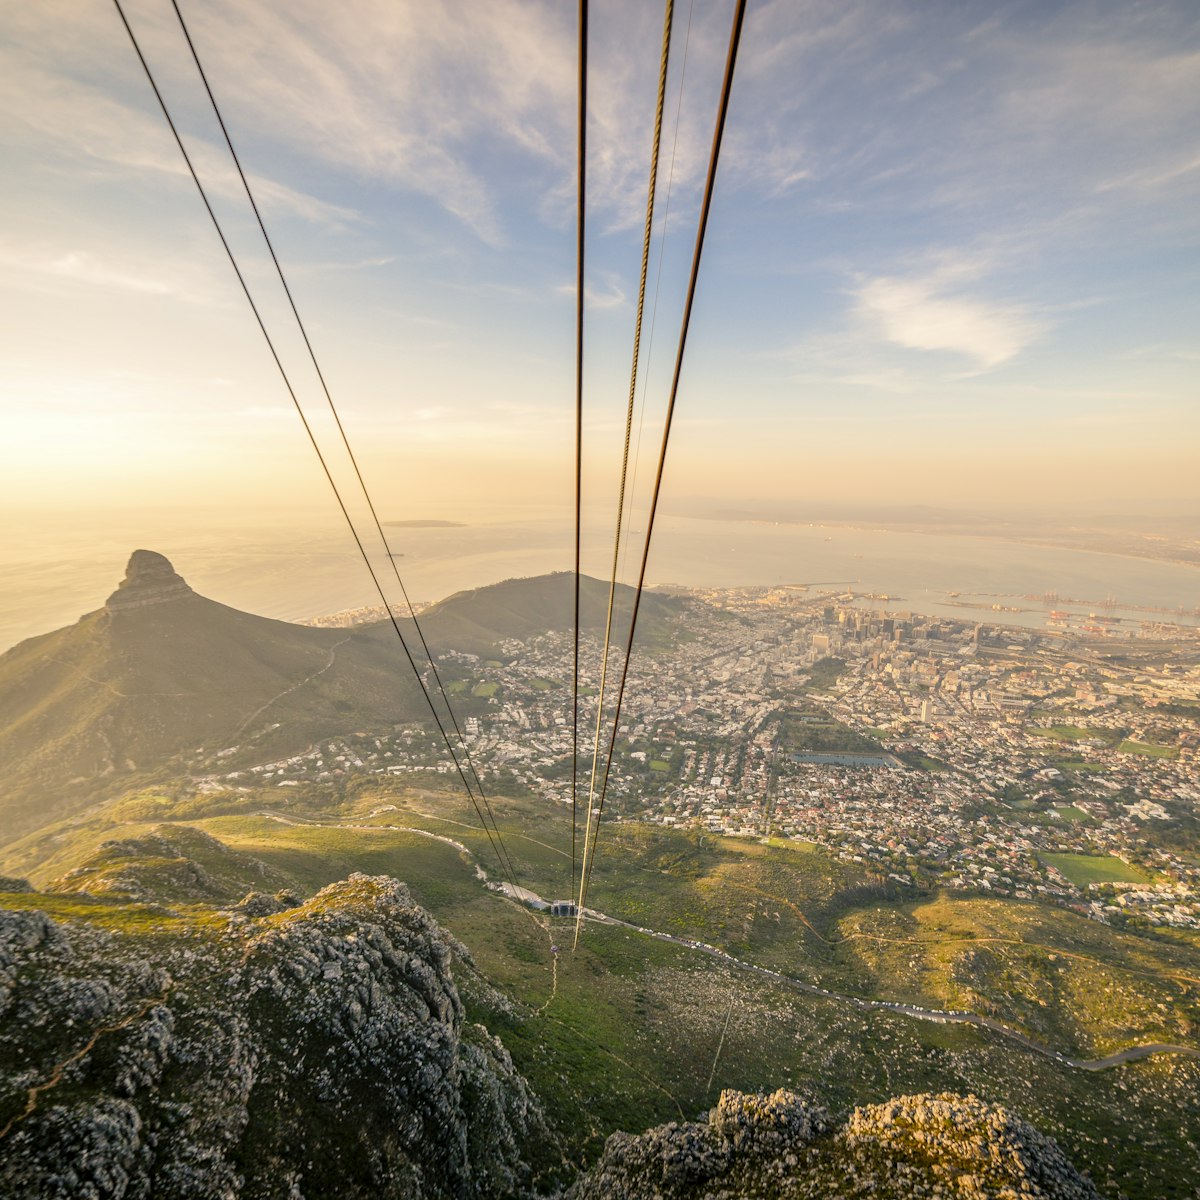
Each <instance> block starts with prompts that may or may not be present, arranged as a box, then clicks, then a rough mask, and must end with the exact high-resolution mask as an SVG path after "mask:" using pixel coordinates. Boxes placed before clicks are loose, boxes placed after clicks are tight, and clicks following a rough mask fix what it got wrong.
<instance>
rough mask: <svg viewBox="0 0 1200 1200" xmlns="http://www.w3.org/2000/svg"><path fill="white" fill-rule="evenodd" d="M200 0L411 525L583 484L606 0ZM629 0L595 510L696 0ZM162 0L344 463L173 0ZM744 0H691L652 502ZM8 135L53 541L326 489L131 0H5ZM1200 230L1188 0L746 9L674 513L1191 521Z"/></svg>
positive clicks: (1197, 434)
mask: <svg viewBox="0 0 1200 1200" xmlns="http://www.w3.org/2000/svg"><path fill="white" fill-rule="evenodd" d="M180 7H181V9H182V11H183V13H184V15H185V17H186V19H187V20H188V22H189V24H190V27H191V31H192V34H193V37H194V39H195V42H196V45H197V48H198V50H199V53H200V55H201V58H202V60H203V62H204V64H205V67H206V69H207V71H208V73H209V76H210V80H211V83H212V86H213V89H214V92H215V94H216V96H217V99H218V101H219V102H220V104H221V105H222V108H223V111H224V113H225V116H226V120H227V123H228V126H229V129H230V133H231V135H232V137H233V140H234V144H235V145H236V147H237V148H238V150H239V153H240V155H241V157H242V160H243V163H244V164H245V166H246V168H247V170H248V172H249V174H250V177H251V181H252V185H253V187H254V188H255V190H256V193H257V195H258V198H259V200H260V204H261V207H262V210H263V213H264V217H265V219H266V222H267V225H268V228H269V230H270V232H271V234H272V237H273V238H274V240H275V243H276V247H277V249H278V252H279V255H280V258H281V260H282V262H283V264H284V267H285V269H286V271H287V272H288V275H289V278H290V281H291V284H292V287H293V291H294V293H295V296H296V299H297V302H298V305H299V307H300V311H301V313H302V314H303V315H304V316H305V319H306V321H307V323H308V327H309V333H310V335H311V337H312V341H313V343H314V345H315V347H316V349H317V353H318V355H319V358H320V361H321V365H322V368H323V370H324V373H325V376H326V378H327V380H328V381H329V384H330V387H331V390H332V393H333V395H334V399H335V400H336V401H337V403H338V405H339V408H340V410H341V412H342V416H343V419H344V422H345V425H346V428H347V431H348V433H349V436H350V438H351V440H352V443H353V444H354V446H355V449H356V451H357V452H358V454H359V456H360V459H361V463H362V466H363V470H364V474H365V476H366V478H367V480H368V483H369V484H370V486H371V488H372V491H373V493H374V494H375V496H376V499H377V501H378V504H379V507H380V508H381V510H382V512H383V515H384V516H385V517H392V518H406V517H428V516H432V517H436V516H439V515H458V514H461V513H463V512H467V511H474V512H478V513H483V514H487V513H497V512H509V511H524V510H525V509H529V510H530V511H532V510H534V509H537V510H539V511H541V510H547V511H551V510H564V511H565V510H568V509H569V507H570V504H571V498H572V491H571V489H572V466H573V459H572V456H573V436H574V341H573V338H574V244H575V187H576V183H575V157H574V156H575V143H574V138H575V104H576V76H575V37H576V30H575V25H574V20H575V6H574V5H571V4H568V3H563V2H541V0H489V2H488V3H486V4H484V3H473V4H472V3H465V2H463V0H458V2H450V0H446V2H443V3H438V2H436V0H419V2H417V0H413V2H409V0H378V2H366V0H347V2H346V3H340V4H329V3H326V2H320V3H318V2H317V0H289V3H288V4H278V3H271V2H267V0H206V2H205V3H204V4H200V3H197V2H196V0H180ZM591 8H592V14H593V15H592V28H591V48H590V63H591V71H590V76H589V101H590V103H589V116H588V122H589V123H588V130H589V134H588V136H589V160H588V188H587V205H588V224H587V256H588V272H587V287H586V291H585V301H586V310H587V324H586V349H585V368H586V395H585V406H586V421H585V439H586V476H585V499H586V502H587V504H588V505H589V507H590V508H591V509H592V510H593V511H594V512H599V511H603V510H604V508H605V506H611V505H613V504H615V489H616V477H617V469H618V467H619V455H620V444H621V438H622V432H623V421H624V411H625V404H626V399H627V395H628V392H629V372H630V356H631V347H632V337H633V325H634V308H635V302H636V294H637V274H638V267H639V259H640V253H641V237H642V224H643V221H644V205H645V188H646V181H647V174H648V167H649V156H650V144H651V131H652V118H653V107H654V92H655V87H656V77H657V70H658V59H659V48H660V39H661V28H662V11H661V9H658V8H657V6H655V5H652V4H646V3H643V2H642V0H610V2H607V3H603V4H593V5H592V6H591ZM126 10H127V13H128V16H129V19H130V21H131V23H132V25H133V27H134V29H135V31H136V33H137V34H138V36H139V38H140V39H141V41H142V44H143V48H144V50H145V53H146V55H147V58H148V60H149V61H150V64H151V66H152V69H153V70H154V72H155V74H156V76H157V78H158V81H159V84H160V86H161V87H162V89H163V92H164V95H165V96H166V99H167V102H168V104H169V106H170V107H171V110H172V113H173V114H174V115H175V117H176V119H177V121H178V123H179V126H180V129H181V131H182V133H183V136H184V138H185V140H186V143H187V145H188V147H189V150H190V152H191V153H192V154H193V157H194V159H195V161H196V163H197V166H198V168H199V170H200V172H201V175H202V177H203V179H204V181H205V183H206V186H207V187H208V188H209V190H210V193H211V195H212V198H213V200H214V204H215V206H216V209H217V211H218V214H219V216H220V218H221V220H222V221H223V222H224V223H225V224H226V227H227V232H228V235H229V237H230V240H231V243H232V244H233V246H234V248H235V251H236V253H237V255H238V257H239V260H240V261H241V262H242V264H243V266H244V269H245V272H246V275H247V279H248V281H249V282H250V285H251V287H252V289H253V290H254V292H255V295H256V298H257V299H258V301H259V303H260V306H261V308H262V310H263V312H264V315H265V317H266V320H267V322H268V325H269V327H270V329H271V331H272V333H273V335H274V336H275V337H276V339H277V342H278V345H279V348H280V352H281V355H282V357H283V360H284V362H285V364H286V365H287V367H288V370H289V372H290V374H291V375H292V377H293V380H294V382H295V386H296V390H297V394H298V396H299V397H300V399H301V401H302V403H303V405H304V406H305V408H306V410H307V411H308V412H309V413H310V414H311V419H312V421H313V423H314V427H315V429H316V431H317V433H318V435H319V436H320V437H321V439H322V440H323V442H324V444H325V445H326V446H327V447H328V448H329V453H330V456H331V463H332V466H333V469H334V471H335V475H336V476H337V478H338V479H339V480H341V481H342V482H343V483H344V482H346V464H345V462H344V460H343V459H342V458H341V456H340V455H339V454H338V453H337V451H336V446H335V443H334V442H333V440H331V435H332V431H331V429H330V426H329V421H328V418H327V416H325V415H324V407H323V406H324V399H323V397H322V395H321V392H320V390H319V387H318V385H317V382H316V380H315V378H314V376H313V372H312V369H311V366H309V365H308V363H307V360H306V357H305V355H304V352H303V347H302V345H301V344H300V343H299V341H298V338H297V335H296V333H295V330H294V329H293V328H292V327H291V325H290V318H289V316H288V313H287V311H286V309H285V307H284V306H283V303H282V297H281V295H280V292H279V287H278V284H277V282H276V281H275V280H274V278H273V275H272V272H271V268H270V263H269V260H268V259H267V257H266V255H265V251H264V248H263V246H262V244H261V241H260V240H259V239H258V235H257V231H256V229H255V227H254V226H253V224H252V222H251V220H250V214H249V210H248V208H247V205H246V203H245V200H244V197H243V196H241V194H240V192H239V186H238V183H237V180H236V176H235V175H234V174H233V171H232V164H231V163H230V161H229V160H228V157H227V155H226V153H225V151H224V146H223V143H222V142H221V141H220V135H219V130H218V129H217V127H216V124H215V121H214V119H213V117H212V114H211V111H210V110H209V109H208V108H207V105H206V100H205V97H204V94H203V91H202V89H201V85H200V82H199V79H198V77H197V75H196V73H195V70H194V67H193V65H192V63H191V61H190V58H189V57H188V55H187V50H186V46H185V43H184V41H183V38H182V35H181V33H180V30H179V27H178V25H177V23H176V21H175V17H174V13H173V12H172V9H171V7H170V4H169V2H168V0H127V3H126ZM731 12H732V4H731V2H730V0H719V2H718V0H694V3H689V2H688V0H680V2H679V3H678V4H677V8H676V19H675V31H674V38H673V43H672V60H671V63H672V65H671V74H670V79H669V83H668V88H667V101H666V117H665V129H664V144H663V151H662V156H663V161H662V171H663V174H662V177H661V180H660V191H659V209H658V216H659V220H658V221H657V222H656V226H655V241H654V246H653V250H652V255H651V260H650V287H649V295H648V299H647V318H646V332H645V334H644V335H643V351H644V359H643V364H642V371H641V381H642V386H640V387H639V390H638V397H639V418H638V422H637V424H636V426H635V434H634V443H635V448H636V449H637V450H638V451H639V453H638V458H637V466H636V478H635V488H636V493H637V495H638V496H639V497H641V502H643V503H644V499H645V496H646V494H647V492H646V487H647V483H648V481H649V479H650V478H651V476H652V470H653V467H652V459H653V456H654V454H655V453H656V452H657V447H658V443H659V439H660V437H661V425H660V422H661V416H662V412H663V407H664V404H665V400H666V394H667V387H668V382H669V376H670V369H671V366H672V362H673V358H674V353H675V341H676V337H677V335H678V327H679V318H680V312H681V304H682V295H683V290H684V285H685V282H686V277H687V271H688V267H689V264H690V258H691V253H692V242H693V238H694V235H695V225H696V218H697V213H698V207H699V199H700V192H701V185H702V181H703V176H704V171H705V167H706V162H707V155H708V148H709V143H710V140H711V136H712V125H713V118H714V115H715V111H716V101H717V93H718V88H719V82H720V74H721V69H722V65H723V61H724V56H725V46H726V42H727V39H728V31H729V21H730V16H731ZM0 141H2V142H3V173H4V174H3V186H2V187H0V311H2V313H3V320H2V321H0V405H2V406H3V410H4V412H3V420H4V437H3V439H0V442H2V447H3V448H2V449H0V468H2V469H0V503H2V504H3V505H4V507H5V508H6V509H8V510H9V512H10V514H13V516H14V518H15V519H19V520H20V521H21V522H22V528H23V529H24V531H25V532H26V533H27V534H28V535H30V536H36V535H37V531H38V530H39V528H41V526H40V525H39V522H40V521H41V520H42V519H43V518H44V517H46V518H47V519H49V518H48V514H52V515H53V516H54V519H56V520H58V519H61V517H62V514H63V513H68V514H69V513H71V512H80V513H84V512H86V514H87V515H88V517H89V519H91V520H95V519H97V518H102V517H103V515H104V513H105V512H107V511H109V510H110V509H111V510H112V512H113V513H114V514H115V513H118V512H124V513H127V512H129V511H130V510H133V511H142V512H147V513H150V512H153V513H157V514H160V515H162V514H168V513H170V512H173V511H176V510H179V511H187V512H189V513H190V514H191V515H192V517H193V518H194V517H195V516H196V514H198V513H199V514H203V513H206V512H208V511H210V510H211V511H214V512H215V511H217V510H223V511H232V512H235V513H242V512H245V513H250V512H266V511H268V510H270V511H272V512H277V511H278V512H288V511H296V512H300V511H302V510H305V511H307V509H312V510H313V511H318V510H319V511H321V512H324V513H326V514H328V512H329V511H330V510H331V509H330V506H331V501H330V499H329V497H328V495H327V493H326V492H325V491H324V489H325V486H326V485H325V483H324V481H323V479H322V476H321V474H320V469H319V467H318V465H317V463H316V461H315V459H314V456H313V454H312V450H311V448H310V447H309V446H308V444H307V442H306V441H305V439H304V434H303V430H302V428H301V426H300V423H299V421H298V419H297V417H296V414H295V412H294V411H293V409H292V407H291V402H290V400H289V399H288V396H287V393H286V391H285V390H284V387H283V384H282V383H281V381H280V379H279V376H278V374H277V373H276V371H275V367H274V365H273V363H272V361H271V358H270V356H269V354H268V352H267V349H266V347H265V345H264V343H263V341H262V338H261V335H260V333H259V332H258V329H257V327H256V326H255V324H254V322H253V319H252V317H251V314H250V312H249V310H248V307H247V305H246V302H245V299H244V297H243V296H242V295H241V293H240V291H239V290H238V287H237V283H236V280H235V278H234V276H233V274H232V272H231V270H230V267H229V264H228V262H227V261H226V260H225V258H224V256H223V254H222V251H221V249H220V245H219V243H218V241H217V239H216V237H215V235H214V233H213V230H212V228H211V226H210V225H209V224H208V218H207V217H206V215H205V213H204V210H203V208H202V206H201V203H200V200H199V198H198V196H197V194H196V192H195V190H194V187H193V184H192V182H191V180H190V179H189V177H188V176H187V175H186V173H185V170H184V167H183V163H182V160H181V159H180V156H179V154H178V151H177V149H176V147H175V145H174V143H173V142H172V140H171V137H170V133H169V131H168V129H167V127H166V124H165V122H164V121H163V119H162V116H161V114H160V113H159V111H158V110H157V108H156V106H155V102H154V98H153V95H152V93H151V92H150V89H149V86H148V84H147V82H146V80H145V77H144V76H143V74H142V71H141V68H140V66H139V65H138V62H137V60H136V58H135V57H134V54H133V51H132V49H131V47H130V44H129V42H128V39H127V37H126V35H125V32H124V30H123V28H122V26H121V24H120V21H119V19H118V16H117V13H116V11H115V9H114V8H113V6H112V5H111V4H109V3H108V2H107V0H43V2H40V3H38V4H23V5H6V6H4V7H3V10H2V11H0ZM668 193H669V200H668V198H667V197H668ZM1198 242H1200V8H1198V7H1197V6H1196V5H1195V3H1194V2H1193V0H1179V2H1177V3H1155V2H1153V0H1146V2H1138V3H1130V2H1128V0H1114V2H1109V3H1106V2H1103V0H1091V2H1088V3H1066V2H1064V3H1057V2H1054V0H1032V2H1010V3H1004V2H999V3H997V2H995V0H988V2H987V3H974V2H972V0H954V2H951V0H943V2H938V0H933V2H930V0H920V2H916V0H914V2H911V3H910V2H906V0H895V2H890V0H889V2H884V0H873V2H855V0H811V2H802V0H750V4H749V9H748V16H747V19H746V26H745V31H744V35H743V41H742V47H741V54H740V57H739V60H738V66H737V74H736V77H735V81H734V88H733V97H732V103H731V109H730V116H729V124H728V127H727V130H726V135H725V143H724V147H723V150H722V157H721V162H720V171H719V175H718V184H717V190H716V197H715V202H714V206H713V212H712V217H711V221H710V225H709V233H708V240H707V242H706V246H705V255H704V260H703V263H702V267H701V274H700V285H699V290H698V296H697V302H696V309H695V313H694V316H693V320H692V326H691V334H690V340H689V344H688V350H687V357H686V360H685V364H684V370H683V376H682V383H681V388H680V394H679V400H678V407H677V419H676V426H675V429H674V432H673V434H672V442H671V452H670V458H669V462H668V469H667V473H666V477H665V492H664V505H665V506H666V507H667V508H668V509H670V508H671V507H672V506H674V507H676V508H678V509H680V510H686V509H687V508H688V506H691V507H692V508H693V509H695V508H697V507H703V506H704V505H711V506H713V507H714V508H721V509H728V508H737V507H747V508H761V509H763V510H764V511H769V510H770V509H771V508H772V506H776V507H784V508H787V509H788V510H789V511H794V510H795V509H796V508H797V506H800V507H802V506H803V505H804V504H808V503H817V502H825V503H828V502H829V501H831V500H836V501H845V502H846V503H862V502H871V503H875V502H878V503H889V504H890V503H922V504H935V505H936V504H943V505H947V506H951V507H974V506H980V507H995V506H1004V505H1026V506H1032V507H1035V508H1037V507H1045V508H1046V509H1047V511H1057V510H1059V509H1062V508H1064V507H1072V506H1073V507H1076V508H1080V509H1083V510H1087V509H1089V508H1091V509H1094V510H1096V511H1111V510H1114V509H1117V508H1123V509H1124V510H1127V511H1138V510H1139V506H1147V505H1165V506H1168V507H1170V506H1175V507H1176V508H1179V509H1181V510H1188V509H1190V510H1191V511H1197V509H1198V508H1200V504H1198V501H1200V494H1198V492H1200V482H1198V481H1200V472H1197V470H1196V467H1195V463H1196V461H1197V457H1198V453H1197V452H1198V451H1200V416H1198V412H1200V406H1198V405H1197V397H1198V392H1200V388H1198V386H1197V385H1198V382H1200V339H1198V337H1197V331H1198V330H1200V278H1198V275H1200V270H1198V263H1200V256H1198V254H1197V250H1198ZM115 519H116V517H114V520H115ZM47 528H49V526H47Z"/></svg>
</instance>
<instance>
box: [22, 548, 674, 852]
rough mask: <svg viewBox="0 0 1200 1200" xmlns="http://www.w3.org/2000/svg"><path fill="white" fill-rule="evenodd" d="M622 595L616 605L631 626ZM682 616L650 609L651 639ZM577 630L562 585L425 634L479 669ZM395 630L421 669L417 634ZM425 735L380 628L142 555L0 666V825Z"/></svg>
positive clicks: (521, 584)
mask: <svg viewBox="0 0 1200 1200" xmlns="http://www.w3.org/2000/svg"><path fill="white" fill-rule="evenodd" d="M582 590H583V597H582V620H583V623H584V624H585V625H586V626H587V627H589V628H592V629H596V628H602V627H603V621H604V615H605V610H606V605H607V598H608V589H607V587H606V585H604V584H603V583H601V582H600V581H599V580H594V579H585V580H583V589H582ZM631 595H632V590H631V589H629V588H623V589H621V592H620V593H619V600H620V602H621V605H622V608H623V610H624V611H626V612H627V611H628V608H629V597H630V596H631ZM680 603H681V602H680V601H678V600H674V599H668V598H665V597H658V596H655V597H647V598H646V599H645V600H644V602H643V611H644V613H645V615H646V619H647V620H646V625H647V629H648V630H649V631H650V633H651V634H653V631H654V629H655V623H656V620H657V619H658V618H659V617H661V616H664V615H667V614H670V613H673V612H675V611H676V610H677V608H678V606H679V604H680ZM573 619H574V618H573V576H571V575H569V574H566V573H563V574H557V575H549V576H541V577H537V578H533V579H519V580H509V581H507V582H505V583H501V584H496V585H493V586H492V587H487V588H478V589H475V590H474V591H469V592H461V593H459V594H457V595H455V596H452V597H450V598H449V599H447V600H444V601H442V602H441V603H440V604H437V605H434V606H433V607H432V608H431V609H430V610H429V611H428V613H427V614H426V616H425V617H424V618H423V620H422V628H423V630H424V631H425V634H426V637H427V638H428V641H429V643H430V645H431V647H432V648H433V649H434V651H435V653H444V652H445V651H447V650H460V651H466V652H470V653H476V654H484V653H489V652H492V651H493V650H494V648H495V647H496V645H497V644H498V643H500V642H502V641H503V640H504V639H506V638H528V637H531V636H535V635H538V634H543V633H547V632H554V631H565V630H569V629H570V628H571V627H572V624H573ZM401 628H402V629H403V631H404V634H405V637H406V639H408V640H409V644H410V647H411V648H412V649H413V653H414V657H417V661H418V664H419V665H423V664H422V663H421V660H420V657H419V654H420V647H419V643H418V641H417V639H416V635H415V631H414V630H413V628H412V624H411V622H409V621H406V622H402V623H401ZM429 720H430V718H429V710H428V706H427V705H426V703H425V701H424V699H423V697H422V696H421V694H420V691H419V688H418V685H417V683H416V680H415V678H414V677H413V674H412V668H411V667H410V665H409V663H408V661H407V659H406V658H405V656H404V654H403V652H402V650H401V648H400V646H399V645H398V643H397V640H396V636H395V630H394V629H393V628H392V625H391V622H390V621H383V622H379V623H376V624H373V625H362V626H356V627H353V628H351V629H326V628H314V627H310V626H304V625H293V624H290V623H288V622H285V621H275V620H271V619H269V618H266V617H259V616H255V615H253V614H250V613H244V612H239V611H238V610H237V609H234V608H229V607H228V606H226V605H224V604H220V603H218V602H217V601H215V600H209V599H207V598H206V597H203V596H200V595H197V594H196V593H195V592H194V591H193V590H192V589H191V588H190V587H189V586H188V585H187V583H186V582H185V581H184V580H183V579H182V578H181V577H180V576H179V575H178V574H177V573H176V572H175V570H174V568H173V567H172V565H171V563H170V562H169V561H168V560H167V559H166V558H165V557H163V555H161V554H157V553H155V552H154V551H151V550H136V551H134V553H133V555H132V557H131V558H130V560H129V565H128V568H127V571H126V575H125V578H124V579H123V580H122V581H121V583H120V585H119V587H118V588H117V590H116V591H115V592H113V594H112V595H111V596H110V597H109V598H108V600H107V602H106V603H105V605H104V607H103V608H100V609H97V610H96V611H95V612H90V613H87V614H86V615H84V616H83V617H81V618H80V619H79V620H78V621H77V622H76V623H75V624H74V625H71V626H68V627H66V628H63V629H59V630H55V631H54V632H53V633H48V634H44V635H42V636H40V637H35V638H30V639H29V640H27V641H24V642H21V643H20V644H19V645H17V646H14V647H13V648H12V649H11V650H9V651H8V652H7V653H6V654H4V655H3V656H0V765H2V768H3V779H2V781H0V826H2V827H3V830H4V832H5V834H6V835H7V836H8V837H10V838H11V837H15V836H19V835H20V834H22V833H24V832H27V831H29V830H31V829H33V828H36V827H37V826H38V825H41V824H44V823H46V822H47V821H50V820H55V819H60V818H62V817H65V816H70V815H71V814H73V813H75V812H78V811H80V810H82V809H84V808H86V807H88V806H89V805H90V804H91V803H93V802H94V801H95V800H97V799H100V798H103V797H104V796H105V795H108V794H112V793H113V792H114V791H115V790H118V789H119V788H120V787H121V786H123V785H127V784H128V783H129V782H130V781H131V780H132V779H134V778H135V777H137V776H139V775H140V776H142V777H145V776H147V775H152V774H156V773H160V772H162V771H164V770H166V769H168V768H170V769H172V773H173V774H175V775H176V776H179V775H183V774H186V773H187V770H188V767H189V765H190V761H191V759H192V758H194V757H200V758H203V757H211V756H212V755H214V754H217V753H218V752H220V751H221V750H222V749H230V748H233V747H235V746H237V747H238V748H239V749H238V754H239V756H240V757H237V758H233V759H231V760H230V761H231V762H235V761H239V762H240V761H263V760H266V759H268V758H271V757H281V756H285V755H287V754H292V753H296V752H298V751H301V750H303V749H305V748H306V747H308V746H309V745H311V744H312V743H313V742H314V741H316V740H319V739H321V738H325V737H331V736H335V735H337V734H339V733H345V732H348V731H351V730H357V729H390V728H391V727H392V726H394V725H396V724H400V723H404V722H411V721H420V722H426V721H429ZM430 723H431V722H430Z"/></svg>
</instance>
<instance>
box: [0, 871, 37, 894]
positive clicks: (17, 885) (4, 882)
mask: <svg viewBox="0 0 1200 1200" xmlns="http://www.w3.org/2000/svg"><path fill="white" fill-rule="evenodd" d="M32 891H33V884H32V883H30V882H29V880H28V879H17V878H16V876H14V875H0V892H32Z"/></svg>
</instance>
